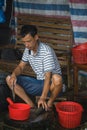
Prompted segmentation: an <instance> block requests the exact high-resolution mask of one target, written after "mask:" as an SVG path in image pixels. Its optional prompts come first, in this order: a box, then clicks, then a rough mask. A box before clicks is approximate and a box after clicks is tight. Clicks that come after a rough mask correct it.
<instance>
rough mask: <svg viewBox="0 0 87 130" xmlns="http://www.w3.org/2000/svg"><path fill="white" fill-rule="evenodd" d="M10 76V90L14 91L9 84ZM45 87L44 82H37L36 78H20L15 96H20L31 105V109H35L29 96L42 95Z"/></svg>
mask: <svg viewBox="0 0 87 130" xmlns="http://www.w3.org/2000/svg"><path fill="white" fill-rule="evenodd" d="M9 78H10V76H7V78H6V81H7V84H8V86H9V88H10V89H11V90H12V86H11V85H10V82H9ZM42 87H43V81H42V80H40V81H39V80H37V79H35V78H31V77H27V76H18V77H17V83H16V86H15V87H14V91H15V94H16V95H17V96H19V97H20V98H21V99H23V100H24V101H25V102H26V103H27V104H30V105H31V107H34V104H33V102H32V101H31V99H30V98H29V96H28V95H27V94H30V95H33V96H36V95H38V96H39V95H41V92H42Z"/></svg>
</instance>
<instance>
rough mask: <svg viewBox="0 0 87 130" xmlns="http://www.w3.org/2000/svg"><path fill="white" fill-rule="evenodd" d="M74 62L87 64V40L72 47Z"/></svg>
mask: <svg viewBox="0 0 87 130" xmlns="http://www.w3.org/2000/svg"><path fill="white" fill-rule="evenodd" d="M72 56H73V62H74V63H77V64H87V42H86V43H83V44H81V45H78V46H75V47H73V48H72Z"/></svg>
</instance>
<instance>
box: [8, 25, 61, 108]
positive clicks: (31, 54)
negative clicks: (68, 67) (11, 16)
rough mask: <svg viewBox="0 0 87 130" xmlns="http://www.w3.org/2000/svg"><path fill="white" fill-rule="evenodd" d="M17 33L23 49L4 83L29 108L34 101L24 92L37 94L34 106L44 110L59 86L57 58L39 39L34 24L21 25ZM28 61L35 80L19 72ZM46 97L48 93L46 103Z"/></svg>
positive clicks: (53, 98) (48, 106)
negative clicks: (36, 102) (37, 97)
mask: <svg viewBox="0 0 87 130" xmlns="http://www.w3.org/2000/svg"><path fill="white" fill-rule="evenodd" d="M20 34H21V37H22V42H23V43H24V45H25V50H24V53H23V56H22V60H21V61H20V63H19V64H18V66H17V67H16V68H15V69H14V71H13V72H12V74H11V75H10V76H7V78H6V81H7V84H8V86H9V88H10V89H11V90H12V86H13V84H14V85H15V87H14V91H15V94H16V95H18V96H19V97H20V98H22V99H23V100H24V101H25V102H26V103H27V104H30V105H31V107H34V103H33V102H32V101H31V99H30V98H29V96H27V94H26V93H28V94H30V95H34V96H36V95H37V96H40V99H39V101H38V107H40V106H42V107H43V108H45V110H48V109H49V108H50V107H52V105H53V102H54V100H55V99H56V97H58V94H59V93H60V91H61V89H62V76H61V69H60V65H59V62H58V59H57V57H56V55H55V52H54V50H53V49H52V48H51V47H50V46H48V45H47V44H46V43H42V42H40V41H39V37H38V34H37V28H36V26H33V25H24V26H23V27H22V28H21V32H20ZM28 63H29V64H30V65H31V67H32V68H33V70H34V72H35V73H36V75H37V79H35V78H32V77H28V76H21V75H20V74H21V73H22V71H23V70H24V69H25V67H26V65H27V64H28ZM47 96H50V98H49V100H48V102H46V98H47Z"/></svg>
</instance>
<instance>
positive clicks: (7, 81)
mask: <svg viewBox="0 0 87 130" xmlns="http://www.w3.org/2000/svg"><path fill="white" fill-rule="evenodd" d="M9 80H10V75H8V76H7V77H6V83H7V85H8V87H10V82H9Z"/></svg>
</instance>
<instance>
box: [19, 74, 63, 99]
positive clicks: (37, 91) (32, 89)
mask: <svg viewBox="0 0 87 130" xmlns="http://www.w3.org/2000/svg"><path fill="white" fill-rule="evenodd" d="M17 84H19V85H20V86H21V87H23V89H24V90H25V92H26V93H27V94H29V95H32V96H41V94H42V90H43V86H44V80H37V79H36V78H33V77H29V76H22V75H21V76H18V77H17ZM47 96H48V97H49V96H50V91H49V92H48V95H47ZM59 96H62V92H60V93H59V94H58V97H59Z"/></svg>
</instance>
